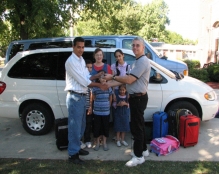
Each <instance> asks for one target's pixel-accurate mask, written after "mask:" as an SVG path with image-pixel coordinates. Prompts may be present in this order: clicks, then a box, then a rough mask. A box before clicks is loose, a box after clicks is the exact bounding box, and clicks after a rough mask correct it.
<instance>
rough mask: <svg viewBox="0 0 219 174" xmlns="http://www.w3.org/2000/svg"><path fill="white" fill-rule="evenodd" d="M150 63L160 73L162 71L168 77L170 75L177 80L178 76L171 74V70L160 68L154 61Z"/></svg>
mask: <svg viewBox="0 0 219 174" xmlns="http://www.w3.org/2000/svg"><path fill="white" fill-rule="evenodd" d="M150 63H151V64H152V65H153V66H155V67H156V68H157V69H159V70H160V71H162V72H163V73H165V74H166V75H168V76H169V77H170V78H172V79H175V78H176V75H175V74H174V73H173V72H171V71H170V70H168V69H166V68H164V67H162V66H160V65H159V64H157V63H155V62H154V61H150Z"/></svg>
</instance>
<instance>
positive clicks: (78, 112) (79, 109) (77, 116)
mask: <svg viewBox="0 0 219 174" xmlns="http://www.w3.org/2000/svg"><path fill="white" fill-rule="evenodd" d="M83 52H84V39H83V38H82V37H76V38H75V39H74V41H73V53H72V55H71V56H70V57H69V58H68V59H67V61H66V63H65V69H66V87H65V91H67V92H68V93H67V97H66V104H67V109H68V141H69V143H68V155H69V161H71V162H73V163H74V164H82V163H83V162H84V161H82V160H81V159H80V158H79V155H88V154H89V152H88V151H85V150H83V149H80V140H81V137H82V136H83V134H84V130H85V126H86V93H87V90H88V87H94V86H96V87H99V88H101V89H106V85H102V84H100V83H95V82H92V81H91V80H94V79H96V78H99V77H100V76H101V74H96V75H95V76H92V77H90V73H89V71H88V69H87V68H86V64H85V61H84V59H83V57H82V54H83Z"/></svg>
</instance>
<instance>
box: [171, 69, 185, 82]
mask: <svg viewBox="0 0 219 174" xmlns="http://www.w3.org/2000/svg"><path fill="white" fill-rule="evenodd" d="M170 71H171V72H173V73H174V74H175V77H176V80H181V79H183V78H184V75H183V74H179V73H178V72H176V71H173V70H170Z"/></svg>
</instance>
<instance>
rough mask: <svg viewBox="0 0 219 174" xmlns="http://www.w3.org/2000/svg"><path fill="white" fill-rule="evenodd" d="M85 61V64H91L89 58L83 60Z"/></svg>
mask: <svg viewBox="0 0 219 174" xmlns="http://www.w3.org/2000/svg"><path fill="white" fill-rule="evenodd" d="M85 63H86V64H93V63H92V61H91V60H90V59H86V60H85Z"/></svg>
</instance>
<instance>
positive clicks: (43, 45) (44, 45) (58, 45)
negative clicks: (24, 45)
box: [28, 41, 72, 50]
mask: <svg viewBox="0 0 219 174" xmlns="http://www.w3.org/2000/svg"><path fill="white" fill-rule="evenodd" d="M68 47H72V41H60V42H42V43H32V44H30V46H29V49H28V50H35V49H45V48H68Z"/></svg>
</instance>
